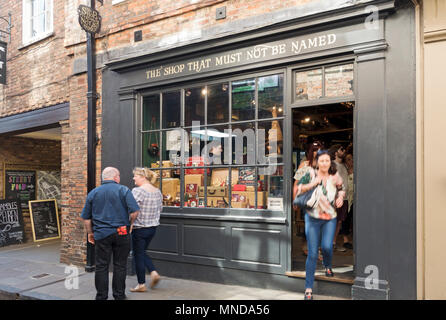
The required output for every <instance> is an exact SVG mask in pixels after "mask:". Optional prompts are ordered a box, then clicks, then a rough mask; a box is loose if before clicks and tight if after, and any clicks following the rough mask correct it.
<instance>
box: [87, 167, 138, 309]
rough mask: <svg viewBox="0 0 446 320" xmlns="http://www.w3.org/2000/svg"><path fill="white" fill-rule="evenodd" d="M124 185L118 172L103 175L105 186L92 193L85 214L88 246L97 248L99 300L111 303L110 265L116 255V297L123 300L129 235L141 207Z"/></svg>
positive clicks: (88, 196) (103, 184)
mask: <svg viewBox="0 0 446 320" xmlns="http://www.w3.org/2000/svg"><path fill="white" fill-rule="evenodd" d="M120 181H121V178H120V173H119V170H118V169H116V168H113V167H107V168H105V169H104V170H103V171H102V185H100V186H99V187H96V188H95V189H93V190H92V191H90V192H89V193H88V195H87V199H86V201H85V206H84V208H83V210H82V214H81V218H82V219H84V224H85V228H86V230H87V234H88V236H87V237H88V242H90V243H92V244H94V245H95V259H96V269H95V286H96V291H97V293H96V300H107V299H108V282H109V276H108V274H109V265H110V259H111V255H112V254H113V283H112V289H113V297H114V298H115V300H124V299H126V296H125V279H126V276H127V258H128V255H129V253H130V232H131V228H132V225H133V222H134V221H135V219H136V218H137V216H138V213H139V206H138V204H137V203H136V200H135V198H134V197H133V194H132V192H131V191H130V189H129V188H127V187H126V186H123V185H121V184H119V183H120Z"/></svg>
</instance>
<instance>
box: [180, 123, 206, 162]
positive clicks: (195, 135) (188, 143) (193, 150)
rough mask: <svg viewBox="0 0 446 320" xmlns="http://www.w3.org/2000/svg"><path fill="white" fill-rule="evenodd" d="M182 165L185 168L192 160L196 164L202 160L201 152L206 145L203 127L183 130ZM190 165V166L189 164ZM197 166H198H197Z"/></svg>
mask: <svg viewBox="0 0 446 320" xmlns="http://www.w3.org/2000/svg"><path fill="white" fill-rule="evenodd" d="M183 131H184V139H185V143H184V148H185V149H184V159H185V160H184V163H185V165H186V166H188V165H189V162H190V163H192V162H191V161H192V159H196V162H200V163H201V162H202V163H203V164H204V160H203V159H202V158H201V151H202V150H203V148H204V146H205V145H206V138H205V135H206V130H205V128H204V127H201V128H200V127H196V128H195V127H193V128H187V129H184V130H183ZM198 160H199V161H198ZM191 165H192V164H191ZM197 165H198V164H197Z"/></svg>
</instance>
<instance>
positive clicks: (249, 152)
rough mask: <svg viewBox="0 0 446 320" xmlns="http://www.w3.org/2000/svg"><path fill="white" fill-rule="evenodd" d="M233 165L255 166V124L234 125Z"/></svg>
mask: <svg viewBox="0 0 446 320" xmlns="http://www.w3.org/2000/svg"><path fill="white" fill-rule="evenodd" d="M231 135H232V163H233V164H255V150H256V137H255V124H254V123H253V122H250V123H239V124H233V125H232V132H231Z"/></svg>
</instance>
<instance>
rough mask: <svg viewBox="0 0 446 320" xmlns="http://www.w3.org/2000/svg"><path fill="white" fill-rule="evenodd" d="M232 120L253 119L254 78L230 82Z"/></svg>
mask: <svg viewBox="0 0 446 320" xmlns="http://www.w3.org/2000/svg"><path fill="white" fill-rule="evenodd" d="M231 88H232V89H231V91H232V103H231V104H232V121H244V120H253V119H254V118H255V108H256V100H255V89H256V81H255V79H247V80H238V81H233V82H232V83H231Z"/></svg>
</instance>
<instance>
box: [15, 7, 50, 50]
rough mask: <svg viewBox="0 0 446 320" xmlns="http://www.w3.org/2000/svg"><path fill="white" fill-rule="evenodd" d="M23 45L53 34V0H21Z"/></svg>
mask: <svg viewBox="0 0 446 320" xmlns="http://www.w3.org/2000/svg"><path fill="white" fill-rule="evenodd" d="M22 23H23V44H24V45H26V44H29V43H32V42H34V41H38V40H40V39H43V38H45V37H47V36H48V35H50V34H51V33H52V32H53V0H23V20H22Z"/></svg>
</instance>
